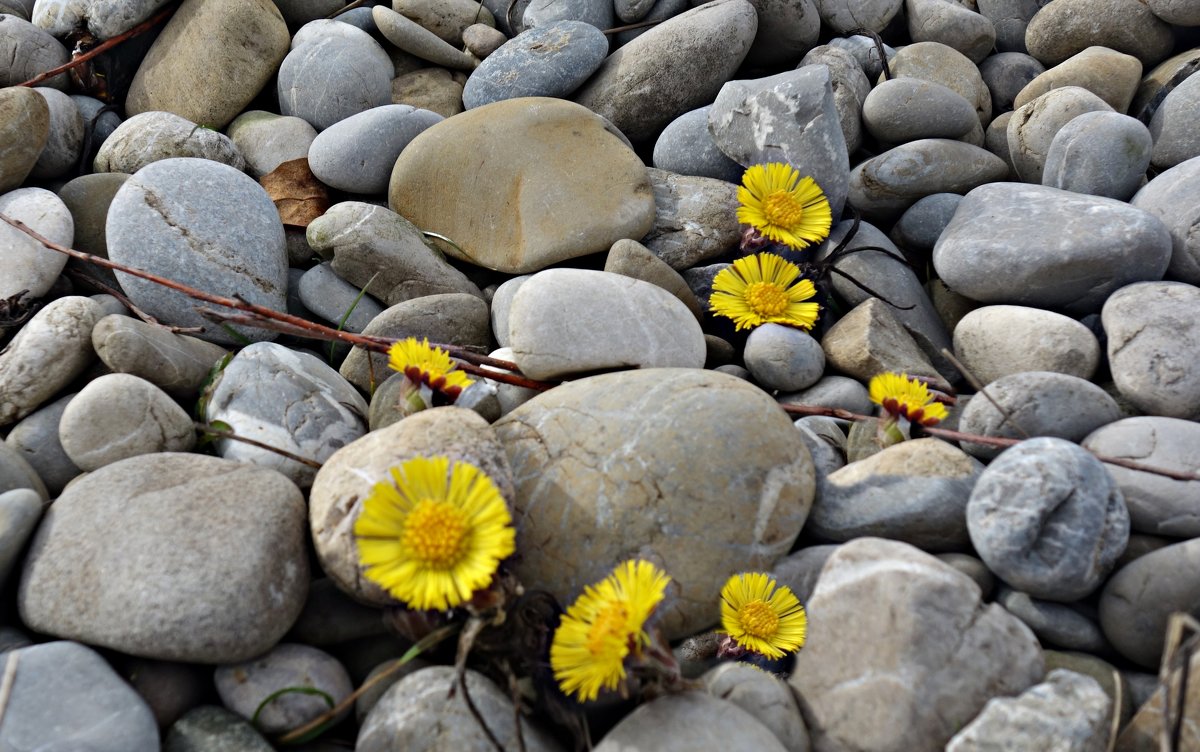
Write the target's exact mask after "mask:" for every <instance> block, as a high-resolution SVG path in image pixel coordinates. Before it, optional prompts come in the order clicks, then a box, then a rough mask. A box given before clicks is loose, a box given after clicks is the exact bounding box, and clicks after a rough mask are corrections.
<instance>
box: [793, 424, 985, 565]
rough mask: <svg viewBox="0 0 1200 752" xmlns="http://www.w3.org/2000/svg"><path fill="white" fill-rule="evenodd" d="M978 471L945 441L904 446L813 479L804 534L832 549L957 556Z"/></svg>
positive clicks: (964, 540) (979, 468) (965, 538)
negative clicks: (851, 545)
mask: <svg viewBox="0 0 1200 752" xmlns="http://www.w3.org/2000/svg"><path fill="white" fill-rule="evenodd" d="M982 470H983V465H982V464H980V463H979V461H978V460H975V459H974V458H972V457H969V456H967V455H966V454H965V453H964V452H962V451H961V450H959V449H956V448H955V447H953V446H951V445H950V444H948V443H946V442H944V441H941V440H938V439H915V440H912V441H904V442H901V443H899V444H896V445H893V446H890V447H888V448H886V449H884V450H883V451H881V452H878V453H876V454H873V455H871V456H870V457H868V458H866V459H863V460H859V461H858V462H852V463H850V464H848V465H846V466H845V467H843V468H841V469H840V470H837V471H835V472H833V473H831V474H829V475H828V476H826V477H824V478H821V479H819V483H818V485H817V499H816V501H815V502H814V503H813V508H812V512H811V513H810V514H809V517H808V522H807V523H806V526H805V529H806V530H809V531H811V532H813V533H816V534H817V535H819V536H821V537H822V538H826V539H828V540H834V541H849V540H853V539H854V538H862V537H866V536H873V537H877V538H890V539H892V540H900V541H904V542H905V543H910V544H912V545H914V546H916V547H918V548H920V549H921V550H923V551H947V550H951V551H952V550H959V549H963V548H966V547H967V545H968V544H969V540H970V539H969V538H968V536H967V520H966V513H965V510H966V505H967V498H968V497H969V496H970V494H971V489H972V487H973V486H974V485H975V481H976V480H977V479H978V478H979V474H980V472H982Z"/></svg>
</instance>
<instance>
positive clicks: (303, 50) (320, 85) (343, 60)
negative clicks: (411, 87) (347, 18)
mask: <svg viewBox="0 0 1200 752" xmlns="http://www.w3.org/2000/svg"><path fill="white" fill-rule="evenodd" d="M389 12H390V11H389ZM396 15H399V14H396ZM339 25H340V26H344V27H345V29H343V30H342V32H343V34H344V36H322V37H318V38H316V39H315V40H314V41H311V42H308V43H305V44H299V45H297V44H296V41H295V40H293V47H292V51H291V52H289V53H288V55H287V57H285V58H284V59H283V63H282V64H281V65H280V66H279V81H278V93H279V110H280V113H281V114H283V115H293V116H295V117H299V118H302V119H304V120H306V121H308V123H309V124H310V125H312V127H313V128H315V129H317V130H318V131H322V130H325V129H326V128H328V127H329V126H331V125H333V124H334V123H336V122H338V121H339V120H345V119H346V118H348V117H350V116H351V115H356V114H358V113H360V112H364V111H366V110H369V109H371V108H372V107H381V106H383V105H386V104H391V103H392V72H393V68H392V61H391V59H390V58H389V57H388V55H387V53H386V52H384V51H383V48H382V47H380V46H379V43H378V42H376V41H375V40H374V39H373V38H371V35H370V34H368V33H367V32H365V31H363V30H361V29H357V28H355V27H353V26H350V25H349V24H339ZM354 32H357V33H354Z"/></svg>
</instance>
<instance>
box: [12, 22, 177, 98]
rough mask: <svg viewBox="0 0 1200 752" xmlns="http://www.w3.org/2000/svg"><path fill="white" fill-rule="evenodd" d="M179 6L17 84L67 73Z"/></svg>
mask: <svg viewBox="0 0 1200 752" xmlns="http://www.w3.org/2000/svg"><path fill="white" fill-rule="evenodd" d="M177 7H178V6H177V5H176V4H175V3H172V4H171V5H169V6H167V7H166V8H163V9H162V10H161V11H159V12H158V13H157V14H156V15H154V16H152V17H151V18H149V19H148V20H146V21H142V22H141V23H140V24H138V25H137V26H134V27H133V28H132V29H130V30H129V31H123V32H121V33H120V34H118V35H116V36H115V37H112V38H110V39H106V40H104V41H103V42H101V43H100V44H98V45H96V46H95V47H93V48H92V49H90V50H88V51H87V52H84V53H83V54H81V55H78V56H76V57H73V58H71V59H70V60H69V61H67V62H65V63H63V64H62V65H60V66H58V67H57V68H51V69H50V70H48V71H46V72H45V73H39V74H37V75H36V76H34V77H33V78H31V79H29V80H28V81H26V82H24V83H21V84H17V85H18V86H37V85H38V84H40V83H41V82H43V81H45V80H46V79H48V78H54V77H55V76H57V75H58V74H60V73H66V72H67V71H69V70H71V69H72V68H77V67H79V66H80V65H83V64H84V63H86V62H87V61H89V60H91V59H92V58H94V57H98V56H100V55H103V54H104V53H105V52H108V51H109V50H111V49H112V48H113V47H116V46H117V45H118V44H120V43H121V42H124V41H125V40H126V39H131V38H133V37H136V36H137V35H139V34H144V33H145V32H147V31H149V30H150V29H153V28H154V27H155V26H157V25H158V24H159V23H160V22H161V21H163V20H164V19H165V18H167V17H168V16H170V15H171V14H172V13H174V12H175V9H176V8H177Z"/></svg>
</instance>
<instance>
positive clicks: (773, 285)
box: [709, 253, 821, 330]
mask: <svg viewBox="0 0 1200 752" xmlns="http://www.w3.org/2000/svg"><path fill="white" fill-rule="evenodd" d="M799 277H800V267H798V266H796V265H795V264H793V263H792V262H790V261H787V260H786V259H784V258H783V257H782V256H779V255H776V254H774V253H757V254H755V255H753V256H745V257H743V258H740V259H737V260H736V261H734V262H733V264H731V265H730V266H729V267H727V268H725V269H722V270H721V271H720V272H718V273H717V276H716V277H714V278H713V292H712V297H710V298H709V309H710V310H711V311H712V312H713V313H715V314H717V315H718V316H724V317H726V318H730V319H733V322H734V325H735V326H734V328H735V329H736V330H741V329H753V328H754V327H756V326H760V325H762V324H766V323H772V324H784V325H786V326H794V327H798V328H800V329H811V328H812V326H813V324H815V323H816V321H817V316H819V315H820V313H821V306H820V305H818V304H817V303H813V302H808V301H809V299H810V298H812V297H814V296H815V295H816V294H817V289H816V287H814V286H813V283H812V280H808V279H799V281H797V279H798V278H799Z"/></svg>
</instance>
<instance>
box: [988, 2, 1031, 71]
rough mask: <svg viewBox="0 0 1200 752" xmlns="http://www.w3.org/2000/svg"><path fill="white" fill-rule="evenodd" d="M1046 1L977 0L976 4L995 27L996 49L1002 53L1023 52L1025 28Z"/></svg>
mask: <svg viewBox="0 0 1200 752" xmlns="http://www.w3.org/2000/svg"><path fill="white" fill-rule="evenodd" d="M1047 2H1049V0H979V2H978V3H977V4H978V6H979V12H980V13H981V14H983V15H984V16H986V17H988V18H989V19H991V21H992V26H993V27H995V29H996V49H997V50H999V51H1000V53H1001V54H1003V53H1006V52H1021V53H1024V52H1025V28H1026V27H1027V26H1029V20H1030V19H1031V18H1033V16H1034V14H1035V13H1037V12H1038V9H1039V8H1041V7H1042V6H1043V5H1045V4H1046V3H1047ZM984 62H987V61H984Z"/></svg>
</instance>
